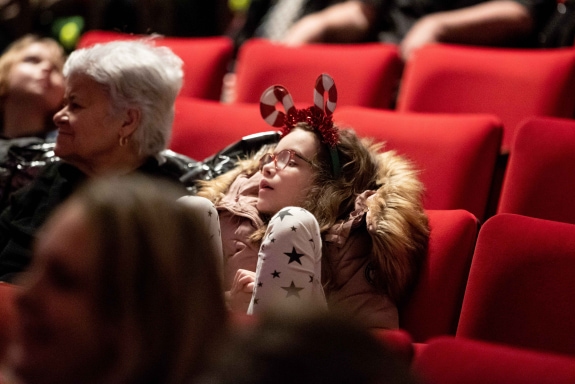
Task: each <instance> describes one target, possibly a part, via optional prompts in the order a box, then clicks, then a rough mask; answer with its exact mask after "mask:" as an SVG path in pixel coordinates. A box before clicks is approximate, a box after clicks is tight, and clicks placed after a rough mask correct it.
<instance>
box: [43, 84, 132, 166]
mask: <svg viewBox="0 0 575 384" xmlns="http://www.w3.org/2000/svg"><path fill="white" fill-rule="evenodd" d="M122 117H123V114H122V113H113V111H112V105H111V103H110V99H109V96H108V93H107V92H106V91H105V89H104V88H103V86H102V85H100V84H99V83H97V82H96V81H94V80H92V78H90V77H88V76H86V75H80V74H76V75H72V76H71V77H70V78H69V79H68V82H67V84H66V93H65V97H64V107H63V108H62V109H61V110H59V111H58V112H56V114H55V115H54V122H55V123H56V126H57V127H58V137H57V140H56V147H55V149H54V151H55V153H56V155H57V156H59V157H61V158H63V159H64V160H67V161H69V162H72V163H74V162H76V163H82V164H88V165H90V164H97V163H98V162H102V161H104V162H105V159H106V158H107V157H108V156H109V155H110V154H111V153H112V152H114V151H115V150H117V147H118V145H119V144H118V140H119V132H120V128H121V127H122V125H123V123H124V119H123V118H122Z"/></svg>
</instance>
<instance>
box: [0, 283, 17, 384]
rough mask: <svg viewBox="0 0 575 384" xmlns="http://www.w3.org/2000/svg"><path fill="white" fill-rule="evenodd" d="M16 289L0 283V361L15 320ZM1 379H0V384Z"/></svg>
mask: <svg viewBox="0 0 575 384" xmlns="http://www.w3.org/2000/svg"><path fill="white" fill-rule="evenodd" d="M15 292H16V289H15V288H14V286H13V285H11V284H7V283H0V361H2V358H3V356H4V353H5V352H6V347H7V345H8V342H9V340H10V334H11V332H12V327H13V325H14V320H15V316H16V313H15V308H14V294H15ZM1 381H2V378H1V377H0V382H1Z"/></svg>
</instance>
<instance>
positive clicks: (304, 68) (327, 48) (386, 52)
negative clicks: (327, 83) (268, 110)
mask: <svg viewBox="0 0 575 384" xmlns="http://www.w3.org/2000/svg"><path fill="white" fill-rule="evenodd" d="M402 67H403V64H402V62H401V60H400V58H399V55H398V50H397V47H396V46H395V45H392V44H380V43H365V44H308V45H304V46H300V47H287V46H283V45H279V44H274V43H271V42H269V41H267V40H262V39H252V40H249V41H247V42H246V43H245V44H244V45H242V46H241V48H240V50H239V53H238V62H237V67H236V73H237V83H236V94H237V100H236V101H237V102H240V103H259V101H260V96H261V94H262V92H263V91H264V90H265V89H267V88H268V87H269V86H271V85H274V84H281V85H283V86H285V87H286V88H287V89H288V91H289V92H290V93H291V95H292V97H293V99H294V102H295V103H296V104H298V105H299V104H302V105H305V106H309V105H312V104H313V89H314V85H315V80H316V78H317V77H318V76H319V75H320V74H322V73H327V74H329V75H330V76H331V77H333V79H334V80H335V83H336V86H337V89H338V106H341V105H361V106H366V107H376V108H390V107H391V104H392V101H393V99H394V96H395V93H396V90H397V86H398V84H399V78H400V76H401V70H402Z"/></svg>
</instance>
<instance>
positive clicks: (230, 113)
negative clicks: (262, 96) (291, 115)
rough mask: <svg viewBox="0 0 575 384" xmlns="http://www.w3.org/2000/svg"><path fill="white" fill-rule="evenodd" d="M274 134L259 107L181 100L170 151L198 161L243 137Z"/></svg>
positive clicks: (179, 100) (177, 101)
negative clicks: (270, 132)
mask: <svg viewBox="0 0 575 384" xmlns="http://www.w3.org/2000/svg"><path fill="white" fill-rule="evenodd" d="M271 130H273V129H272V127H270V126H269V125H268V124H267V123H266V122H265V121H264V120H263V119H262V117H261V115H260V110H259V104H258V105H255V104H233V105H230V104H221V103H219V102H215V101H208V100H199V99H192V98H186V97H179V98H178V99H177V100H176V115H175V118H174V127H173V130H172V138H171V142H170V145H169V148H170V149H171V150H173V151H175V152H178V153H181V154H184V155H186V156H189V157H191V158H193V159H196V160H204V159H205V158H206V157H208V156H211V155H213V154H215V153H216V152H218V151H220V150H222V149H224V148H225V147H226V146H228V145H229V144H232V143H234V142H236V141H238V140H240V139H241V138H242V137H243V136H246V135H250V134H253V133H260V132H264V131H271Z"/></svg>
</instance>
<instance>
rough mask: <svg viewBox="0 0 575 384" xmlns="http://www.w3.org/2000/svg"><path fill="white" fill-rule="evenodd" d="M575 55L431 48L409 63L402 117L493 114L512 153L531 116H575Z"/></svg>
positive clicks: (401, 100) (567, 51)
mask: <svg viewBox="0 0 575 384" xmlns="http://www.w3.org/2000/svg"><path fill="white" fill-rule="evenodd" d="M574 83H575V50H574V49H573V48H571V47H569V48H557V49H546V50H541V49H540V50H534V49H531V50H529V49H523V50H522V49H510V48H486V47H471V46H456V45H447V44H430V45H428V46H425V47H423V48H422V49H421V50H420V51H418V52H417V55H415V56H414V57H413V59H412V60H410V62H409V63H408V64H407V66H406V68H405V72H404V74H403V78H402V83H401V92H400V95H399V100H398V105H397V108H398V110H399V111H401V112H434V113H438V112H443V113H493V114H495V115H497V116H499V117H500V118H501V120H502V121H503V126H504V128H505V131H504V135H503V142H502V148H503V150H504V151H506V150H508V149H509V146H510V145H511V142H512V139H513V137H514V134H515V130H516V128H517V125H518V124H519V123H520V122H521V121H522V120H523V119H525V118H528V117H531V116H556V117H573V116H575V88H574V87H573V84H574Z"/></svg>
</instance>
